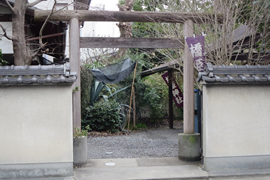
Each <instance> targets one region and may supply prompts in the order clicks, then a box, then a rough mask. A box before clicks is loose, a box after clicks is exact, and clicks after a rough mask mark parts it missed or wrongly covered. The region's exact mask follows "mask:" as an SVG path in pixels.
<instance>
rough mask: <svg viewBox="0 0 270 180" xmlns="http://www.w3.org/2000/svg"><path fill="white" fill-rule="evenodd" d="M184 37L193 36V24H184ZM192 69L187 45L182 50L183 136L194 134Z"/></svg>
mask: <svg viewBox="0 0 270 180" xmlns="http://www.w3.org/2000/svg"><path fill="white" fill-rule="evenodd" d="M183 34H184V37H191V36H192V35H193V22H192V21H191V20H187V21H185V23H184V31H183ZM193 81H194V67H193V58H192V56H191V53H190V50H189V48H188V45H187V43H186V42H185V49H184V134H194V132H195V131H194V129H195V128H194V82H193Z"/></svg>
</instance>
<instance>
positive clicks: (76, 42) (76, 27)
mask: <svg viewBox="0 0 270 180" xmlns="http://www.w3.org/2000/svg"><path fill="white" fill-rule="evenodd" d="M69 62H70V66H71V71H72V72H77V80H76V82H75V83H74V84H73V86H72V89H78V91H73V93H72V94H73V97H72V99H73V102H72V106H73V108H72V109H73V128H75V127H76V128H81V83H80V82H81V74H80V71H81V69H80V23H79V20H78V19H77V18H72V19H71V20H70V21H69Z"/></svg>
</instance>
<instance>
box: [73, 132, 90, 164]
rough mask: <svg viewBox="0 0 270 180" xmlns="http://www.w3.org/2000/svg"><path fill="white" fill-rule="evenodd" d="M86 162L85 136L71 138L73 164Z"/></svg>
mask: <svg viewBox="0 0 270 180" xmlns="http://www.w3.org/2000/svg"><path fill="white" fill-rule="evenodd" d="M86 163H87V137H85V136H84V137H79V138H73V164H74V165H77V166H81V165H83V164H86Z"/></svg>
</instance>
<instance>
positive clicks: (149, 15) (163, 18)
mask: <svg viewBox="0 0 270 180" xmlns="http://www.w3.org/2000/svg"><path fill="white" fill-rule="evenodd" d="M50 13H51V11H50V10H47V11H46V10H35V15H34V18H35V21H44V20H45V19H46V18H47V16H48V15H49V14H50ZM72 18H78V19H79V20H80V21H112V22H119V21H120V22H157V23H160V22H166V23H184V22H185V21H187V20H192V21H193V22H194V23H199V24H201V23H209V22H213V20H214V19H215V18H217V21H218V22H219V23H222V22H223V15H222V14H210V13H199V12H148V11H147V12H145V11H144V12H142V11H91V10H76V11H75V10H62V11H58V12H55V13H53V14H52V15H51V17H50V21H69V20H70V19H72Z"/></svg>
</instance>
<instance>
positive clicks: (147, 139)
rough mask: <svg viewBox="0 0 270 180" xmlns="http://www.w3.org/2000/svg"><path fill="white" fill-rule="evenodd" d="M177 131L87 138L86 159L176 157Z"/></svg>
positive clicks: (166, 129)
mask: <svg viewBox="0 0 270 180" xmlns="http://www.w3.org/2000/svg"><path fill="white" fill-rule="evenodd" d="M182 132H183V130H182V129H180V128H178V129H168V128H165V127H163V128H159V129H147V130H142V131H136V132H132V133H131V134H130V135H121V136H108V137H88V158H90V159H110V158H145V157H177V156H178V135H177V134H178V133H182Z"/></svg>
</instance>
